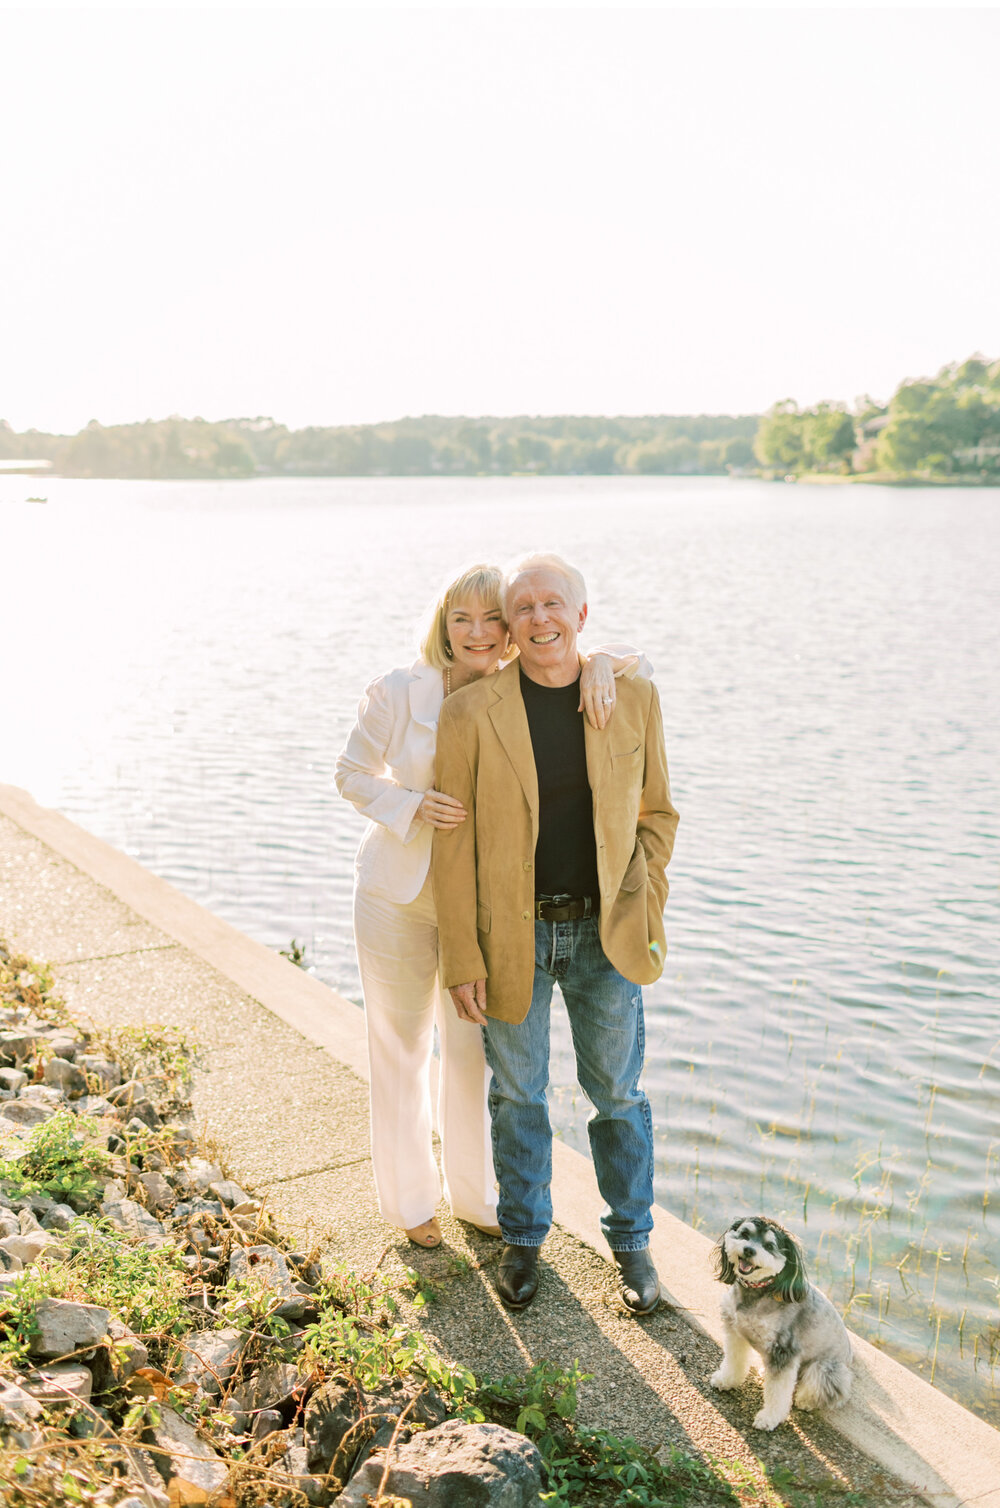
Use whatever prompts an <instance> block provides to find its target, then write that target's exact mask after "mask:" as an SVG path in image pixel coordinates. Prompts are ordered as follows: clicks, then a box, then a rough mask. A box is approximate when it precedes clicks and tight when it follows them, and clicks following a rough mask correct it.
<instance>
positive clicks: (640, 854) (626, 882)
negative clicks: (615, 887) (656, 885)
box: [620, 843, 649, 890]
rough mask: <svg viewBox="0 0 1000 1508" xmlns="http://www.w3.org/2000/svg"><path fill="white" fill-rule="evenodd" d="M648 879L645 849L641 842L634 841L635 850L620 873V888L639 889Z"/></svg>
mask: <svg viewBox="0 0 1000 1508" xmlns="http://www.w3.org/2000/svg"><path fill="white" fill-rule="evenodd" d="M648 879H649V873H648V870H647V869H646V850H645V849H644V848H643V846H642V844H641V843H636V845H635V852H634V853H633V855H632V857H631V859H630V860H629V864H628V868H627V869H626V871H625V873H624V874H623V875H622V882H621V887H620V888H621V889H622V890H641V889H642V887H643V885H645V884H646V882H647V881H648Z"/></svg>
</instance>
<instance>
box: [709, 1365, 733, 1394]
mask: <svg viewBox="0 0 1000 1508" xmlns="http://www.w3.org/2000/svg"><path fill="white" fill-rule="evenodd" d="M708 1380H709V1382H710V1383H711V1384H712V1387H713V1388H718V1389H719V1391H720V1392H721V1393H728V1392H729V1391H730V1389H731V1388H738V1387H739V1385H740V1384H739V1379H738V1378H736V1377H731V1376H730V1375H729V1373H728V1372H727V1371H726V1369H725V1367H720V1368H719V1370H718V1371H717V1372H713V1373H712V1375H711V1377H710V1378H709V1379H708Z"/></svg>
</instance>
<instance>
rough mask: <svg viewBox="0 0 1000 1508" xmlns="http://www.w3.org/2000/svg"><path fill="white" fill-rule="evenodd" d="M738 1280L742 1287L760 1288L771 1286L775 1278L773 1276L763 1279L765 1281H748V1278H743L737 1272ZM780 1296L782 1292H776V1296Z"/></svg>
mask: <svg viewBox="0 0 1000 1508" xmlns="http://www.w3.org/2000/svg"><path fill="white" fill-rule="evenodd" d="M736 1281H737V1283H739V1285H740V1287H741V1288H753V1289H758V1288H770V1287H771V1285H772V1284H773V1282H774V1279H773V1278H765V1279H764V1281H763V1283H748V1282H747V1280H746V1278H741V1277H740V1276H739V1274H738V1273H737V1276H736ZM780 1297H781V1295H780V1294H775V1298H780Z"/></svg>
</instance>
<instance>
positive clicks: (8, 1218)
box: [0, 1209, 21, 1241]
mask: <svg viewBox="0 0 1000 1508" xmlns="http://www.w3.org/2000/svg"><path fill="white" fill-rule="evenodd" d="M20 1234H21V1225H20V1222H19V1220H18V1218H17V1216H16V1215H15V1214H14V1211H13V1210H5V1209H0V1241H2V1240H3V1238H4V1236H19V1235H20Z"/></svg>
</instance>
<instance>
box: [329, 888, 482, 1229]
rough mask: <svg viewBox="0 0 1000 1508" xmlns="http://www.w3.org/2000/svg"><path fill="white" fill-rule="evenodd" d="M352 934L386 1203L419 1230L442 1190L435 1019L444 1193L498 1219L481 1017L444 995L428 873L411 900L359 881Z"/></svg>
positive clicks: (467, 1216)
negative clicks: (433, 1069) (463, 1013)
mask: <svg viewBox="0 0 1000 1508" xmlns="http://www.w3.org/2000/svg"><path fill="white" fill-rule="evenodd" d="M354 938H355V942H356V944H357V950H358V967H359V969H360V972H361V983H362V986H363V988H364V996H365V1020H366V1024H367V1031H368V1062H369V1066H370V1072H371V1146H372V1164H373V1167H374V1172H375V1188H376V1191H377V1193H378V1204H379V1209H380V1210H381V1212H382V1215H383V1217H384V1218H385V1219H386V1220H388V1221H390V1223H391V1224H393V1225H397V1226H399V1227H400V1228H401V1229H403V1230H412V1229H413V1227H414V1226H416V1225H422V1224H423V1222H424V1221H425V1220H429V1219H430V1218H431V1216H432V1215H433V1213H434V1210H435V1208H436V1206H437V1203H438V1200H439V1199H440V1197H441V1182H440V1179H439V1177H438V1170H437V1164H436V1162H435V1160H434V1151H433V1148H432V1146H431V1130H432V1124H431V1092H430V1063H431V1056H432V1051H433V1028H434V1022H435V1020H436V1021H437V1024H438V1034H439V1038H440V1043H441V1073H440V1078H439V1083H438V1105H437V1112H438V1134H439V1136H440V1138H441V1152H442V1157H441V1161H442V1165H443V1168H444V1192H445V1198H446V1199H447V1200H448V1202H449V1204H450V1205H451V1208H452V1210H453V1212H454V1213H455V1214H456V1215H457V1216H458V1218H459V1219H460V1220H468V1221H471V1222H472V1223H473V1224H474V1225H495V1224H496V1205H497V1196H496V1189H495V1187H494V1173H493V1153H492V1146H491V1141H490V1123H489V1107H488V1104H487V1097H486V1096H487V1089H488V1085H489V1070H488V1069H487V1067H486V1060H485V1057H484V1056H483V1036H482V1027H479V1026H475V1025H474V1024H473V1023H472V1022H470V1021H460V1020H459V1018H458V1015H457V1013H456V1011H455V1007H454V1005H453V1004H452V1002H451V998H450V997H449V996H448V995H444V996H442V993H441V989H440V986H439V984H438V973H437V969H438V940H437V920H436V917H435V914H434V897H433V894H432V891H431V882H430V877H429V876H428V878H427V881H426V883H425V885H424V887H423V889H422V890H421V892H420V894H419V895H418V896H417V898H416V900H415V901H411V902H410V903H409V904H408V905H399V904H397V903H395V902H393V901H387V900H383V899H382V898H381V897H379V896H375V895H370V894H368V893H367V892H366V891H363V890H356V891H355V894H354Z"/></svg>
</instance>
